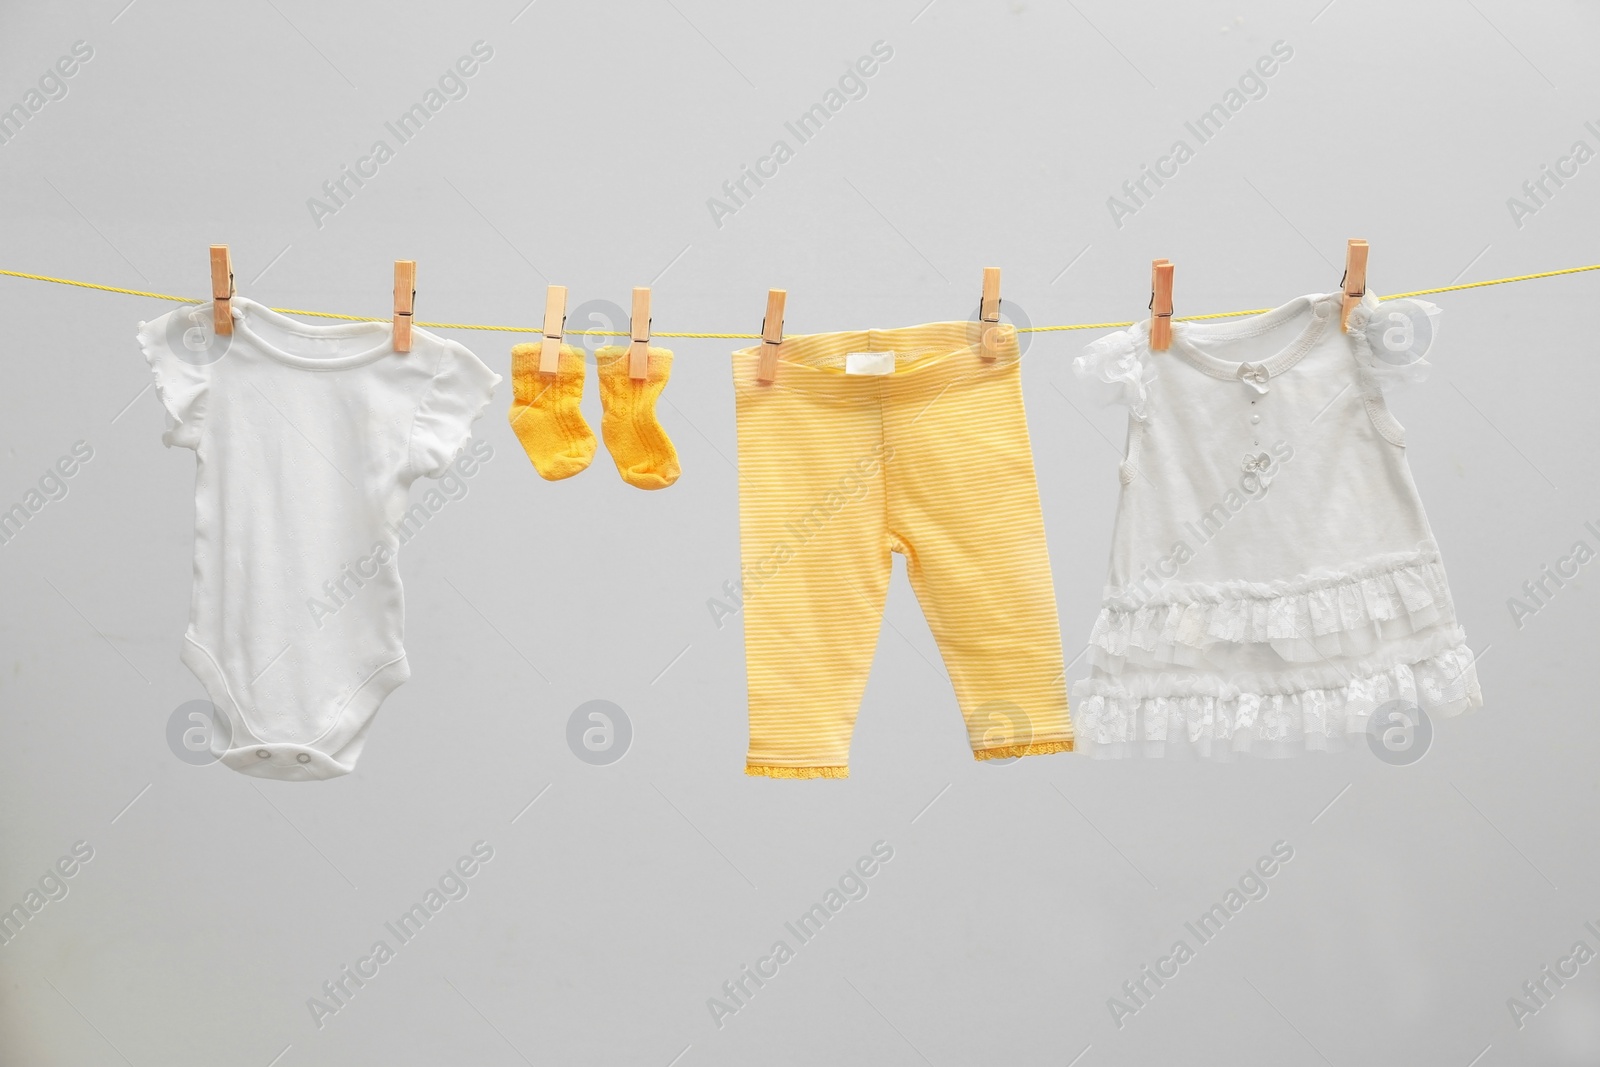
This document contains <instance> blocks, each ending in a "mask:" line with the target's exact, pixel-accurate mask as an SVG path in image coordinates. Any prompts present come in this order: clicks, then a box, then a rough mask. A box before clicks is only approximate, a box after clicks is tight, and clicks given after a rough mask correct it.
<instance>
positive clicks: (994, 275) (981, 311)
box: [978, 267, 1000, 361]
mask: <svg viewBox="0 0 1600 1067" xmlns="http://www.w3.org/2000/svg"><path fill="white" fill-rule="evenodd" d="M999 328H1000V268H999V267H985V268H983V295H982V296H981V297H980V298H979V300H978V329H980V330H981V331H983V332H982V335H981V337H980V340H979V343H978V355H979V356H981V357H982V358H983V359H985V360H989V361H993V360H994V359H995V357H997V356H998V355H999V354H1000V353H999V351H998V350H997V349H996V347H995V339H994V335H995V331H996V330H998V329H999Z"/></svg>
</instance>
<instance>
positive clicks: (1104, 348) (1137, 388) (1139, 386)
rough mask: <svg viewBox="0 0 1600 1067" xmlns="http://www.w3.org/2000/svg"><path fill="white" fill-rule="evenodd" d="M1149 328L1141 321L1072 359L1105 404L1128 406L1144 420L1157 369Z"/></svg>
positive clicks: (1082, 376)
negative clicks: (1151, 348)
mask: <svg viewBox="0 0 1600 1067" xmlns="http://www.w3.org/2000/svg"><path fill="white" fill-rule="evenodd" d="M1147 329H1148V327H1147V326H1146V325H1145V324H1143V323H1140V324H1139V325H1137V326H1133V327H1131V328H1130V329H1126V330H1118V331H1117V332H1116V333H1108V334H1106V335H1105V336H1104V337H1100V338H1097V339H1096V340H1094V341H1093V342H1091V343H1090V344H1089V345H1088V346H1087V347H1085V348H1084V350H1083V355H1081V356H1079V357H1078V358H1077V359H1075V360H1073V361H1072V369H1073V371H1074V373H1076V374H1077V375H1078V377H1080V378H1082V379H1084V380H1085V381H1087V382H1090V383H1093V384H1094V385H1095V386H1096V387H1097V389H1098V392H1099V395H1100V400H1101V403H1103V404H1107V405H1111V404H1117V405H1121V406H1123V407H1126V408H1127V409H1128V410H1129V411H1130V412H1132V414H1133V417H1134V418H1136V419H1140V420H1143V419H1144V418H1145V416H1146V415H1147V414H1148V412H1149V401H1150V385H1151V383H1152V382H1154V381H1155V378H1156V371H1155V366H1154V363H1153V361H1152V360H1151V359H1150V351H1149V346H1148V344H1147V343H1146V330H1147Z"/></svg>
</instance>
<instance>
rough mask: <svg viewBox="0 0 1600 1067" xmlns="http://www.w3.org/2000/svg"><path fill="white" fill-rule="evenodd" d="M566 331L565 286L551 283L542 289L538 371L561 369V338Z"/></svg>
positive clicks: (542, 372) (541, 372)
mask: <svg viewBox="0 0 1600 1067" xmlns="http://www.w3.org/2000/svg"><path fill="white" fill-rule="evenodd" d="M566 332H567V287H566V286H564V285H552V286H551V287H550V288H548V289H546V290H545V291H544V342H543V343H542V344H541V345H540V346H539V373H540V374H554V373H556V371H558V370H560V369H561V339H562V338H563V337H564V336H566Z"/></svg>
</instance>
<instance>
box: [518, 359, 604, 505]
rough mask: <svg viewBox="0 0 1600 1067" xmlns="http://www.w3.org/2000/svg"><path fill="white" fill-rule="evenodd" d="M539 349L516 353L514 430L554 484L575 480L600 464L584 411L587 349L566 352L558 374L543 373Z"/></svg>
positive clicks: (537, 466)
mask: <svg viewBox="0 0 1600 1067" xmlns="http://www.w3.org/2000/svg"><path fill="white" fill-rule="evenodd" d="M539 347H540V346H539V345H538V344H526V345H516V346H515V347H513V348H512V349H511V393H512V396H511V412H510V416H509V417H510V420H511V428H512V429H513V430H515V431H516V432H517V440H519V441H521V442H522V449H523V451H524V452H526V453H528V458H529V459H531V460H533V466H534V469H535V470H537V471H538V472H539V476H540V477H541V478H544V479H546V480H548V481H552V482H554V481H559V480H561V479H562V478H570V477H572V476H573V475H574V474H577V473H578V472H579V471H581V470H583V469H584V468H585V467H587V466H588V465H589V461H590V460H592V459H594V431H593V430H591V429H589V423H588V422H587V421H586V420H585V419H584V417H583V412H582V411H580V410H579V409H578V402H579V401H580V400H582V399H583V374H584V371H583V361H584V356H583V349H581V348H574V347H573V346H572V345H562V346H561V362H560V364H559V365H558V368H557V371H556V373H555V374H548V375H546V374H540V373H539Z"/></svg>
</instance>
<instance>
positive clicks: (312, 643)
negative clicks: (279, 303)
mask: <svg viewBox="0 0 1600 1067" xmlns="http://www.w3.org/2000/svg"><path fill="white" fill-rule="evenodd" d="M211 316H212V311H211V307H210V305H202V306H200V307H198V308H189V307H185V308H180V309H178V310H176V311H173V312H171V313H169V314H167V315H163V316H162V317H161V318H159V319H156V320H154V321H153V322H148V323H141V324H140V326H139V344H140V346H141V348H142V349H143V351H144V355H145V359H146V360H147V361H148V362H149V364H150V369H151V370H152V371H153V372H154V374H155V382H156V392H157V395H158V396H159V397H160V399H161V402H162V405H163V406H164V407H165V409H166V415H167V431H166V433H165V435H164V437H163V440H164V441H165V442H166V443H167V445H169V446H171V445H181V446H183V447H185V448H192V449H194V450H195V454H196V468H195V509H194V510H195V532H194V591H193V595H192V598H191V601H190V609H189V630H188V633H187V634H186V635H185V637H184V646H183V656H182V658H183V661H184V663H186V664H187V665H188V666H189V669H190V670H192V671H193V672H194V673H195V675H196V676H197V677H198V678H199V679H200V681H201V682H202V683H203V684H204V686H205V688H206V692H207V694H208V695H209V697H210V699H211V702H212V703H213V704H215V705H216V706H217V708H218V709H220V710H221V712H222V713H223V714H224V715H225V716H226V720H227V727H228V729H227V730H226V731H219V736H218V737H217V738H216V739H215V741H214V745H213V749H214V751H215V754H216V755H217V756H218V757H219V758H220V759H221V760H222V762H224V763H226V764H227V765H228V766H230V767H232V768H233V769H234V770H237V771H242V772H244V773H245V774H251V775H255V776H257V777H261V778H277V779H283V780H292V781H299V780H307V779H318V778H332V777H335V776H337V775H341V774H347V773H349V772H350V771H351V770H352V769H353V768H354V766H355V763H356V760H357V758H358V757H359V756H360V753H361V747H362V744H363V743H364V742H365V740H366V734H367V728H368V727H369V726H370V725H371V722H372V719H373V716H374V715H375V714H376V713H377V710H378V706H379V705H380V704H381V703H382V702H383V699H384V697H386V696H387V695H388V694H389V693H390V692H392V691H393V690H394V688H395V687H396V686H398V685H399V684H400V683H401V682H403V681H405V680H406V678H407V677H408V676H409V675H410V668H409V667H408V666H407V664H406V655H405V649H404V647H403V645H402V636H403V631H404V624H405V611H404V604H403V600H402V596H401V589H400V571H399V564H398V560H397V551H398V539H397V536H396V534H395V533H394V531H395V530H396V529H398V528H399V527H398V526H397V523H398V522H399V521H400V520H401V519H402V513H403V512H404V510H405V507H406V498H407V494H408V489H409V487H410V485H411V482H412V481H413V480H414V479H416V477H417V476H418V475H426V476H428V477H432V478H437V477H439V476H441V475H443V474H445V473H446V472H447V471H448V469H449V468H450V466H451V464H452V461H454V460H455V459H456V456H457V453H458V452H459V451H460V450H461V449H462V447H463V445H464V444H465V443H466V441H467V437H468V433H469V432H470V430H471V427H472V423H473V421H474V420H476V419H477V417H478V416H479V415H480V414H481V413H482V412H483V409H484V407H485V406H486V405H487V404H488V402H489V399H490V397H491V396H492V394H493V391H494V387H495V386H496V385H497V384H498V383H499V381H500V377H499V375H497V374H495V373H494V372H493V371H491V370H489V368H488V367H486V366H484V364H483V362H482V361H481V360H479V359H478V358H477V357H476V356H474V355H473V354H472V353H471V352H469V351H467V349H465V348H464V347H462V346H461V345H459V344H457V343H456V342H454V341H449V340H445V339H444V338H442V337H437V336H435V335H433V334H431V333H428V332H427V331H425V330H421V329H413V331H412V346H411V351H409V352H396V351H395V349H394V344H393V330H392V327H391V326H390V324H389V323H386V322H359V323H347V324H340V325H334V326H316V325H308V324H305V323H301V322H297V321H295V320H293V319H290V318H287V317H285V316H283V315H279V314H277V313H276V312H273V311H271V310H269V309H267V308H265V307H262V306H261V305H260V304H257V303H255V302H254V301H252V300H247V299H245V298H243V297H235V298H234V300H233V333H232V335H231V336H229V335H218V334H216V333H214V332H213V330H212V328H211ZM224 732H225V733H228V734H230V735H231V736H227V737H223V736H221V734H222V733H224Z"/></svg>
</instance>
